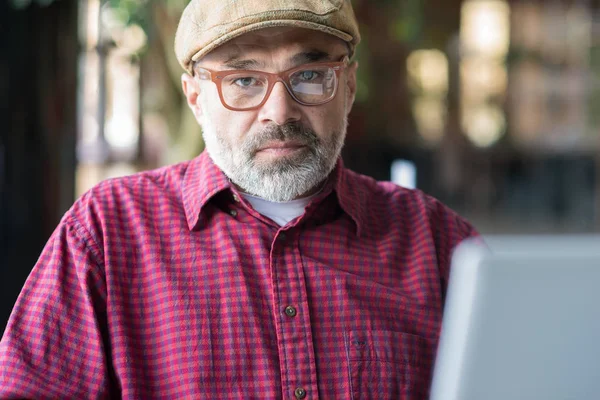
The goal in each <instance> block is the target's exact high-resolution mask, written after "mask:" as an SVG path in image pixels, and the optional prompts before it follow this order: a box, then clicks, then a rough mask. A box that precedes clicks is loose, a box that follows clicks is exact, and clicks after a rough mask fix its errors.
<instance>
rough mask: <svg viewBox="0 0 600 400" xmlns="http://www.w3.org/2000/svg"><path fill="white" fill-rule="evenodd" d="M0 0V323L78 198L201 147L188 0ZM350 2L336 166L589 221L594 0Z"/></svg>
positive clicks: (524, 216) (496, 225)
mask: <svg viewBox="0 0 600 400" xmlns="http://www.w3.org/2000/svg"><path fill="white" fill-rule="evenodd" d="M215 1H217V0H215ZM1 2H2V4H0V123H2V128H1V129H0V132H1V134H0V332H1V331H2V330H3V328H4V326H5V323H6V320H7V319H8V315H9V313H10V310H11V308H12V306H13V304H14V302H15V300H16V298H17V295H18V293H19V292H20V290H21V287H22V285H23V282H24V281H25V279H26V277H27V275H28V274H29V272H30V270H31V268H32V266H33V265H34V263H35V261H36V260H37V257H38V256H39V253H40V251H41V249H42V247H43V245H44V243H45V242H46V240H47V239H48V237H49V236H50V234H51V233H52V231H53V230H54V228H55V227H56V225H57V223H58V222H59V220H60V218H61V217H62V215H63V214H64V212H65V211H66V210H67V209H68V208H69V207H70V206H71V204H72V203H73V201H74V200H75V198H77V197H78V196H80V195H81V194H82V193H83V192H85V191H86V190H88V189H89V188H90V187H91V186H93V185H94V184H96V183H98V182H99V181H101V180H103V179H106V178H109V177H114V176H119V175H125V174H131V173H135V172H136V171H140V170H144V169H148V168H155V167H159V166H162V165H165V164H169V163H175V162H178V161H181V160H185V159H189V158H192V157H195V156H196V155H198V154H199V153H200V152H201V151H202V149H203V143H202V139H201V132H200V129H199V127H198V126H197V124H196V123H195V120H194V119H193V116H192V114H191V112H190V111H189V110H188V109H187V107H186V106H185V104H184V98H183V96H182V95H181V93H180V83H179V82H180V76H181V72H182V71H181V69H180V67H179V65H178V64H177V62H176V60H175V57H174V54H173V40H174V35H175V29H176V26H177V21H178V18H179V16H180V14H181V12H182V10H183V8H184V7H185V5H186V4H187V2H188V0H1ZM353 3H354V6H355V11H356V14H357V17H358V19H359V22H360V24H361V31H362V35H363V42H362V44H361V45H360V46H359V49H358V53H357V55H356V58H357V59H358V61H359V63H360V68H359V90H358V96H357V101H356V104H355V106H354V109H353V112H352V114H351V118H350V128H349V132H348V139H347V143H346V147H345V149H344V153H343V157H344V161H345V163H346V165H347V166H348V167H350V168H352V169H354V170H356V171H358V172H361V173H364V174H368V175H371V176H373V177H375V178H377V179H382V180H394V181H395V182H397V183H400V184H402V185H405V186H409V187H417V188H419V189H421V190H423V191H425V192H426V193H429V194H431V195H433V196H435V197H437V198H439V199H440V200H442V201H443V202H445V203H446V204H448V205H450V206H451V207H453V208H454V209H455V210H456V211H458V212H459V213H460V214H462V215H463V216H465V217H466V218H467V219H469V220H470V221H471V222H472V223H474V224H475V225H476V226H477V227H478V228H479V230H480V231H481V232H482V233H565V232H569V233H584V232H599V231H600V151H599V150H600V0H569V1H567V0H549V1H541V0H538V1H533V0H511V1H505V0H463V1H461V0H355V1H353Z"/></svg>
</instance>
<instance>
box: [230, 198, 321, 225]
mask: <svg viewBox="0 0 600 400" xmlns="http://www.w3.org/2000/svg"><path fill="white" fill-rule="evenodd" d="M318 194H319V193H316V194H314V195H312V196H309V197H304V198H302V199H298V200H292V201H286V202H283V203H277V202H273V201H268V200H265V199H263V198H262V197H257V196H252V195H250V194H247V193H241V195H242V196H243V197H244V198H245V199H246V200H248V202H249V203H250V204H252V207H253V208H254V209H255V210H256V211H257V212H259V213H260V214H262V215H264V216H265V217H268V218H271V219H272V220H273V221H275V222H276V223H277V224H278V225H279V226H284V225H286V224H287V223H288V222H290V221H291V220H293V219H294V218H297V217H299V216H301V215H302V214H304V209H305V208H306V206H307V205H308V203H310V201H311V200H312V199H313V198H314V197H315V196H317V195H318Z"/></svg>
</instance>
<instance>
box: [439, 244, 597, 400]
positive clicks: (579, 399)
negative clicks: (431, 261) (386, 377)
mask: <svg viewBox="0 0 600 400" xmlns="http://www.w3.org/2000/svg"><path fill="white" fill-rule="evenodd" d="M485 242H486V244H487V245H488V246H489V248H487V247H485V246H483V245H481V243H477V242H474V241H467V242H464V243H463V244H461V245H460V246H459V247H458V249H457V250H456V251H455V253H454V257H453V262H452V272H451V275H450V284H449V287H448V293H447V298H446V306H445V312H444V318H443V325H442V334H441V338H440V343H439V347H438V353H437V359H436V363H435V369H434V376H433V381H432V386H431V397H430V399H431V400H536V399H540V400H592V399H600V236H593V235H590V236H539V237H531V236H525V237H519V236H516V237H514V236H513V237H510V236H504V237H502V236H496V237H486V238H485Z"/></svg>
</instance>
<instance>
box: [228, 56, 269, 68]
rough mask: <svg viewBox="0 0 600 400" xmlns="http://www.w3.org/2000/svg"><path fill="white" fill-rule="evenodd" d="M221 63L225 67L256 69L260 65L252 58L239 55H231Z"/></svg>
mask: <svg viewBox="0 0 600 400" xmlns="http://www.w3.org/2000/svg"><path fill="white" fill-rule="evenodd" d="M223 65H224V66H225V67H227V69H256V68H258V67H259V66H260V63H259V62H258V61H256V60H253V59H247V60H244V59H241V58H240V56H239V55H233V56H231V57H229V58H228V59H227V60H226V61H225V62H224V63H223Z"/></svg>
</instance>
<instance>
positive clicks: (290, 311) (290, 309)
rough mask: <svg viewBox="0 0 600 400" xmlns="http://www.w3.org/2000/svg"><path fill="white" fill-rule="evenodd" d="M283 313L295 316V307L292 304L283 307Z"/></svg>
mask: <svg viewBox="0 0 600 400" xmlns="http://www.w3.org/2000/svg"><path fill="white" fill-rule="evenodd" d="M285 315H287V316H288V317H295V316H296V309H295V308H294V307H292V306H287V307H286V308H285Z"/></svg>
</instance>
